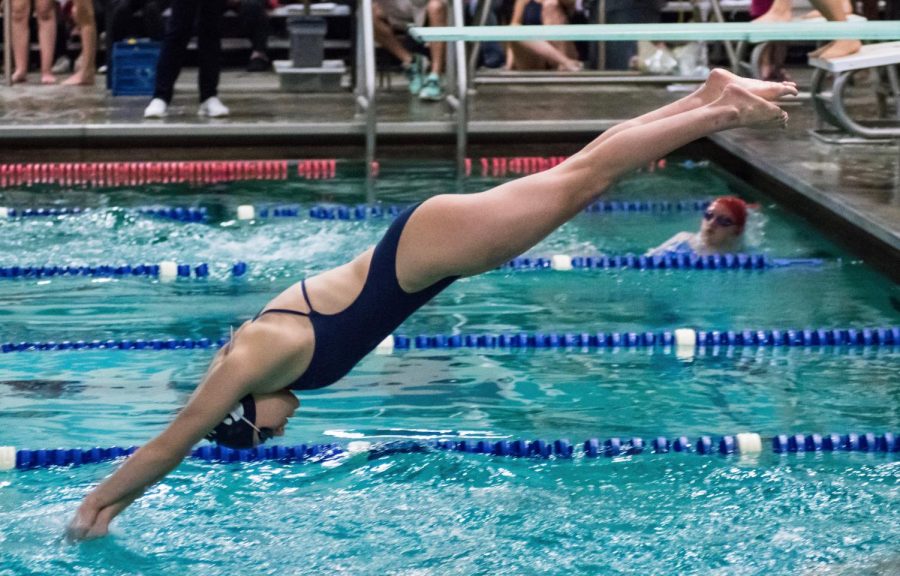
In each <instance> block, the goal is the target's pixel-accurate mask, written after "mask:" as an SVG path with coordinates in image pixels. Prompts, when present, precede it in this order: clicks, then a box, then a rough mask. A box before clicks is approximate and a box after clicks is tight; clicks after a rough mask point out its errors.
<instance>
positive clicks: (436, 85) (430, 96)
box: [419, 73, 444, 102]
mask: <svg viewBox="0 0 900 576" xmlns="http://www.w3.org/2000/svg"><path fill="white" fill-rule="evenodd" d="M419 99H420V100H428V101H431V102H438V101H440V100H443V99H444V88H443V86H441V77H440V76H438V75H437V74H433V73H432V74H429V75H428V78H426V79H425V84H424V85H422V90H420V91H419Z"/></svg>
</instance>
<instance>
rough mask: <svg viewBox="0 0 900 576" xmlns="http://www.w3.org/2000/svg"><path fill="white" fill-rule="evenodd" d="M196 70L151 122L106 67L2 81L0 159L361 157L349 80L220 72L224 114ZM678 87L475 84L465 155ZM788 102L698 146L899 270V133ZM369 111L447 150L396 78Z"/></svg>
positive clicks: (568, 129) (554, 137)
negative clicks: (77, 75)
mask: <svg viewBox="0 0 900 576" xmlns="http://www.w3.org/2000/svg"><path fill="white" fill-rule="evenodd" d="M192 72H193V71H192V70H188V71H186V73H185V74H183V75H182V78H181V79H180V80H179V82H178V85H177V86H176V97H175V101H174V102H173V105H172V107H171V109H170V112H171V113H170V116H169V117H168V118H166V119H165V120H155V121H145V120H144V119H143V118H142V111H143V108H144V106H145V105H146V103H147V101H148V99H147V98H144V97H117V98H113V97H111V96H109V95H107V93H106V92H105V91H104V90H102V89H101V87H99V82H102V81H103V78H102V77H100V78H99V80H98V87H95V88H75V89H72V88H64V87H62V86H50V87H43V86H37V85H35V84H33V83H32V84H30V85H19V86H15V87H11V88H10V87H2V88H0V103H2V107H0V162H2V163H11V162H54V161H68V162H77V161H113V160H123V161H124V160H128V161H135V160H143V159H148V158H153V159H157V160H163V159H184V157H185V156H186V155H189V156H190V157H191V158H196V159H222V158H246V159H250V158H313V157H329V156H330V157H343V158H346V157H359V158H362V157H363V146H364V134H365V124H364V120H363V119H362V118H361V117H360V116H358V115H357V114H356V111H355V106H354V98H353V96H352V94H351V93H350V92H349V90H348V91H346V92H339V93H332V94H303V95H301V94H289V93H284V92H281V91H280V90H279V89H278V83H277V82H278V81H277V77H276V76H275V75H274V74H248V73H244V72H238V71H226V72H224V73H223V77H222V81H221V84H220V96H221V98H222V100H223V101H224V102H225V103H226V104H227V105H228V106H229V107H230V108H231V111H232V115H231V116H230V117H229V118H227V119H218V120H210V119H205V118H199V117H197V115H196V76H195V74H193V73H192ZM31 80H32V82H35V81H36V75H34V74H32V76H31ZM673 88H674V89H673ZM688 89H690V85H683V86H677V85H676V86H674V87H670V88H669V89H667V87H666V86H665V85H660V84H644V83H629V84H610V83H590V84H588V83H572V84H556V85H550V84H479V85H478V86H477V93H476V94H475V95H474V96H473V97H472V100H471V105H470V126H469V128H470V130H469V133H470V143H471V146H470V150H471V153H470V155H472V156H477V155H479V151H480V150H481V151H485V152H484V153H485V154H491V155H496V153H497V150H498V148H500V149H502V150H503V154H504V155H507V154H508V155H518V154H526V153H529V152H530V153H531V154H540V153H543V154H551V153H552V154H559V153H567V152H570V151H574V150H576V149H577V148H578V147H579V146H580V145H582V144H584V143H585V142H587V141H588V140H589V139H590V138H591V137H593V136H595V135H596V134H598V133H599V132H601V131H603V130H604V129H606V128H608V127H610V126H611V125H613V124H615V123H617V122H619V121H621V120H624V119H627V118H630V117H633V116H636V115H639V114H641V113H644V112H647V111H649V110H652V109H654V108H656V107H658V106H660V105H662V104H665V103H667V102H670V101H672V100H674V99H675V98H677V97H679V96H681V95H683V94H685V93H686V92H685V90H688ZM785 109H786V110H788V112H789V113H790V114H791V121H790V125H789V126H788V128H787V129H786V130H784V131H782V130H777V131H769V132H766V131H758V130H748V129H741V130H732V131H729V132H725V133H721V134H717V135H714V136H713V137H711V138H710V140H709V141H707V142H704V143H701V144H700V145H699V146H698V147H699V148H700V149H703V148H708V147H710V146H712V147H714V148H716V149H717V150H715V151H712V152H711V153H713V154H715V158H716V159H717V160H718V161H720V162H722V163H724V164H725V165H726V167H728V168H729V170H731V171H732V172H734V173H736V174H737V175H738V176H740V177H742V178H743V179H745V180H747V181H748V182H749V183H750V184H752V185H755V186H757V187H760V188H762V189H763V190H765V191H766V192H769V193H771V194H773V195H775V196H776V197H778V198H780V199H782V200H787V201H788V202H789V205H790V206H791V207H792V208H794V209H795V210H796V211H798V212H800V213H801V214H802V215H804V216H806V217H808V218H810V219H812V220H814V221H816V222H817V224H819V225H820V226H822V227H825V228H827V229H828V230H829V232H830V234H831V236H832V237H834V238H835V239H836V240H838V241H840V242H842V243H844V244H845V245H846V246H848V247H849V248H851V249H852V250H855V251H856V252H857V253H859V254H861V255H863V256H864V257H865V259H866V260H867V261H869V262H870V263H872V264H873V265H875V266H876V267H878V268H880V269H881V270H882V271H884V272H886V273H887V274H888V275H889V276H891V277H892V278H894V279H895V280H900V142H898V141H895V142H893V143H891V144H853V145H846V144H845V145H836V144H825V143H822V142H821V141H819V140H817V139H816V138H814V137H812V136H811V135H810V133H809V129H811V128H813V127H814V122H815V115H814V112H813V109H812V104H811V102H810V101H809V99H808V98H803V97H802V94H801V98H799V99H797V100H795V101H791V102H787V103H786V104H785ZM377 110H378V122H379V123H378V145H379V149H378V157H379V158H388V157H400V156H409V155H411V152H410V147H409V144H410V143H415V153H414V154H415V155H424V156H428V155H431V156H434V155H435V154H441V155H444V156H445V157H448V158H452V157H453V143H454V134H455V124H454V123H453V120H452V115H451V113H450V110H449V108H448V106H447V105H446V104H444V103H425V102H420V101H418V100H417V99H414V98H411V97H410V96H409V95H408V94H407V93H406V91H405V87H404V86H403V85H402V84H401V83H399V82H395V83H394V85H393V87H392V88H391V89H384V90H381V91H379V92H378V96H377ZM551 142H552V143H553V146H552V149H551V150H549V151H548V150H547V144H548V143H551ZM185 148H189V149H190V150H189V151H188V152H185ZM487 150H491V151H492V152H486V151H487ZM539 150H543V152H536V151H539ZM706 151H708V150H706Z"/></svg>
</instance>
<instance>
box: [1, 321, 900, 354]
mask: <svg viewBox="0 0 900 576" xmlns="http://www.w3.org/2000/svg"><path fill="white" fill-rule="evenodd" d="M227 342H228V338H225V337H222V338H219V339H218V340H211V339H209V338H199V339H196V340H195V339H192V338H166V339H160V338H157V339H141V338H126V339H103V340H100V339H95V340H77V341H70V340H61V341H23V342H4V343H0V352H2V353H4V354H5V353H13V352H47V351H57V350H194V349H201V350H202V349H207V348H219V347H222V346H224V345H225V344H226V343H227ZM729 346H735V347H736V346H749V347H772V348H776V347H814V346H837V347H843V346H900V327H898V326H893V327H888V328H819V329H803V330H791V329H788V330H779V329H775V330H740V331H738V330H724V331H719V330H694V329H692V328H679V329H676V330H663V331H659V332H649V331H648V332H506V333H500V334H419V335H417V336H407V335H404V334H393V335H391V336H389V337H388V338H386V339H385V340H384V341H383V342H382V343H381V344H379V346H378V348H377V351H378V352H381V353H391V352H393V351H395V350H399V351H403V350H436V349H459V348H470V349H504V350H515V349H569V350H581V349H587V350H598V349H605V348H653V347H662V348H671V347H676V348H679V347H687V348H716V347H729Z"/></svg>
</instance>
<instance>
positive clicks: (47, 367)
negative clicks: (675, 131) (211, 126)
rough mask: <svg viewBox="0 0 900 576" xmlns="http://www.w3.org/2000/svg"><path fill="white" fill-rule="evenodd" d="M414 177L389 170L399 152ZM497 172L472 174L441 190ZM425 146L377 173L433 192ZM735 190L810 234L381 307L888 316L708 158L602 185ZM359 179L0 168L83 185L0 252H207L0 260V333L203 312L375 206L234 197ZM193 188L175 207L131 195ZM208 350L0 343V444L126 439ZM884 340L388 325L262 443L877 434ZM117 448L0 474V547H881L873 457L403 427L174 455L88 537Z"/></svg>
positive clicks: (191, 332) (645, 567)
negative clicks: (269, 210)
mask: <svg viewBox="0 0 900 576" xmlns="http://www.w3.org/2000/svg"><path fill="white" fill-rule="evenodd" d="M410 174H415V178H414V179H412V178H410ZM497 182H499V180H490V179H479V178H473V179H470V180H468V181H466V182H465V183H464V184H463V188H464V190H466V191H475V190H480V189H483V188H485V187H488V186H490V185H493V184H495V183H497ZM457 186H458V184H457V183H456V182H454V181H453V179H452V177H451V172H450V169H449V168H448V167H447V166H445V165H437V164H435V165H429V166H427V167H425V168H422V167H420V166H418V167H413V166H401V167H399V168H391V167H389V166H388V167H385V170H384V171H383V173H382V178H380V179H379V181H378V182H377V194H378V197H379V199H380V200H382V201H384V202H386V203H406V202H411V201H415V200H418V199H421V198H424V197H425V196H426V195H427V194H431V193H434V192H436V191H443V190H455V189H457ZM724 193H738V194H741V195H742V196H744V197H747V198H749V199H752V200H755V201H757V202H758V203H759V204H760V209H759V210H758V211H756V212H755V213H754V215H753V216H752V217H751V221H750V225H749V241H748V244H749V246H748V250H749V251H753V252H765V253H767V254H770V255H772V256H775V257H801V258H802V257H819V258H825V259H826V262H825V264H824V265H823V266H822V267H821V268H815V269H799V268H795V269H788V270H774V271H768V272H748V271H744V272H716V271H694V272H689V271H686V272H682V271H644V272H640V271H633V270H613V271H589V272H588V271H583V272H576V271H573V272H548V271H540V272H500V271H497V272H492V273H489V274H486V275H483V276H481V277H478V278H472V279H467V280H463V281H460V282H458V283H456V284H454V285H453V286H452V287H451V288H449V289H448V290H447V291H445V292H444V293H442V294H441V295H440V296H439V297H438V298H437V299H436V300H435V301H434V302H433V303H432V304H429V305H428V306H426V307H425V308H423V309H422V310H421V311H420V312H419V313H417V314H416V315H415V316H413V317H412V318H410V319H409V320H408V321H407V322H406V323H405V324H404V326H403V327H402V328H401V330H400V332H402V333H405V334H410V335H414V334H418V333H445V334H449V333H452V332H454V331H455V332H465V333H475V332H478V333H481V332H499V331H504V330H526V331H536V330H542V331H551V330H555V331H587V330H597V331H599V330H603V331H624V330H661V329H671V328H676V327H682V326H691V327H695V328H701V329H713V328H714V329H744V328H752V329H758V328H805V327H840V326H889V325H896V324H897V323H898V321H900V312H898V309H897V306H898V304H897V302H898V301H900V290H898V287H897V286H896V285H893V284H891V282H890V281H888V280H887V279H885V278H884V277H882V276H880V275H878V274H877V273H875V272H874V271H872V270H871V269H870V268H868V267H867V266H866V265H865V264H864V263H863V262H859V261H858V260H856V259H855V258H853V257H851V256H850V255H848V254H847V253H846V252H844V251H843V250H842V249H841V248H840V247H838V246H836V245H834V244H833V243H831V242H830V241H829V240H827V239H826V238H824V237H823V236H822V235H821V233H819V232H818V231H816V230H815V229H813V228H811V227H810V226H809V225H808V224H806V223H805V222H803V221H801V220H799V219H797V218H796V217H794V216H792V215H791V214H790V213H789V212H787V211H786V210H785V209H783V208H782V207H779V206H777V205H775V204H773V203H772V202H771V200H768V199H767V198H766V197H765V196H764V195H762V194H760V193H759V192H757V191H754V190H749V189H747V188H745V187H743V186H742V185H741V184H740V183H739V182H736V181H734V180H732V179H731V178H730V177H728V176H727V175H726V174H724V173H722V172H721V171H719V170H717V169H715V168H709V169H704V170H684V169H677V168H672V169H669V170H666V171H662V172H655V173H650V174H638V175H635V176H634V177H631V178H629V179H627V180H626V181H624V182H622V183H620V184H619V185H617V187H616V188H615V189H614V190H612V191H611V192H610V194H609V196H608V197H609V198H613V199H656V200H679V199H688V198H703V197H709V196H714V195H718V194H724ZM364 199H365V191H364V186H363V183H362V181H361V180H360V179H357V178H343V179H337V180H332V181H319V182H308V181H300V182H291V183H278V184H272V183H250V184H248V183H236V184H231V185H227V186H217V187H209V188H194V189H191V188H187V187H185V188H176V187H169V188H165V187H156V188H146V189H142V190H125V189H117V190H102V191H69V192H61V191H58V190H54V189H44V190H22V191H2V192H0V205H6V206H22V207H24V206H47V205H51V204H53V205H59V206H80V207H91V208H93V210H92V212H91V213H90V214H89V215H84V216H77V217H76V216H70V217H59V218H54V219H23V220H12V221H0V254H2V255H3V256H2V257H0V265H6V266H8V265H11V264H45V263H48V262H49V263H54V264H89V263H98V262H101V261H102V262H152V261H159V260H163V259H170V258H171V259H177V260H179V261H183V262H200V261H205V262H210V263H232V262H235V261H238V260H243V261H247V262H248V263H249V264H250V269H251V272H250V274H249V275H248V277H247V278H243V279H233V278H230V277H229V276H228V274H226V272H225V268H224V267H222V268H221V269H218V268H216V267H215V266H213V270H212V277H211V278H210V279H208V280H192V281H180V282H176V283H173V284H160V283H157V282H155V281H152V280H149V279H142V278H133V279H127V280H118V281H109V280H90V279H80V278H65V279H49V280H47V279H43V280H40V281H39V280H35V279H31V280H17V281H9V280H4V281H0V320H2V330H0V341H4V342H5V341H18V340H32V341H34V340H57V341H59V340H65V339H68V340H77V339H86V340H90V339H106V338H135V337H143V338H166V337H178V338H185V337H202V336H207V337H218V336H220V335H222V334H224V333H227V331H228V328H229V326H231V325H237V324H239V323H240V322H242V321H244V320H246V319H248V318H249V317H251V316H252V315H253V314H254V313H255V312H256V311H257V310H258V309H259V308H260V307H261V306H262V305H263V304H264V303H265V301H266V300H267V299H268V298H269V297H270V296H271V295H272V294H274V293H276V292H277V291H279V290H281V289H283V288H284V287H286V286H288V285H290V284H291V283H292V282H294V281H296V279H298V278H300V277H302V276H303V275H307V274H312V273H315V272H318V271H321V270H324V269H327V268H328V267H330V266H333V265H335V264H338V263H341V262H343V261H344V260H346V259H347V258H349V257H351V256H353V255H354V254H356V253H357V252H359V251H361V250H363V249H365V248H366V247H367V246H368V245H370V244H372V243H373V242H375V241H377V239H378V237H379V236H380V234H381V233H382V232H383V231H384V229H385V227H386V225H387V223H386V221H377V220H376V221H366V222H333V221H331V222H322V221H315V220H309V219H306V218H301V219H286V220H270V221H260V222H257V223H239V222H235V221H231V220H229V218H230V216H228V215H230V214H233V213H234V209H235V208H236V207H237V206H238V205H239V204H243V203H257V204H258V203H263V202H270V201H271V202H299V203H302V204H303V205H305V206H309V205H312V204H313V203H316V202H321V201H335V202H347V203H356V202H361V201H363V200H364ZM149 204H181V205H204V206H208V207H210V209H211V211H212V212H213V213H214V214H216V215H217V216H221V217H220V218H218V217H217V218H216V219H215V220H214V221H213V222H212V223H209V224H183V223H176V222H167V221H163V220H155V219H150V218H146V217H141V216H138V215H136V214H135V213H134V212H133V211H132V210H130V208H134V207H138V206H144V205H149ZM698 219H699V214H698V213H682V214H677V213H676V214H666V215H661V214H583V215H580V216H578V217H577V218H576V219H575V220H574V221H572V222H571V223H569V224H567V225H566V226H564V227H563V228H562V229H561V230H559V231H558V232H556V233H555V234H553V235H552V236H551V237H549V238H548V239H547V240H546V241H544V242H543V243H542V244H541V245H540V246H538V247H536V248H535V249H534V250H533V253H534V254H540V255H546V254H552V253H557V252H566V253H573V254H574V253H578V254H589V253H609V254H613V253H615V254H618V253H624V252H643V251H644V250H646V249H647V248H649V247H652V246H654V245H656V244H658V243H660V242H662V241H663V240H665V239H666V238H668V237H669V236H670V235H671V234H673V233H675V232H677V231H680V230H685V229H694V228H696V226H697V221H698ZM211 356H212V353H211V352H209V351H199V350H198V351H188V350H177V351H166V352H120V351H104V350H94V351H83V352H43V353H20V354H4V355H2V356H0V426H2V428H0V430H2V432H0V445H14V446H17V447H24V448H50V447H58V446H59V447H88V446H92V445H102V446H110V445H130V444H141V443H143V442H145V441H146V440H147V439H148V438H150V437H151V436H152V435H154V434H155V433H157V432H159V431H160V430H161V429H162V428H163V427H164V426H165V425H166V423H167V422H169V421H170V420H171V418H172V417H173V414H174V413H175V412H176V411H177V410H178V409H179V408H180V407H181V406H182V405H183V404H184V402H185V400H186V398H187V397H188V395H189V394H190V393H191V391H192V390H193V388H194V386H195V385H196V382H197V381H198V380H199V379H200V378H201V376H202V374H203V372H204V370H205V368H206V365H207V364H208V362H209V360H210V358H211ZM898 359H900V350H897V349H896V348H837V349H835V348H802V349H774V350H772V349H769V350H766V349H751V348H747V349H743V348H735V349H722V350H707V351H703V352H702V353H700V354H698V355H696V356H694V357H691V358H679V357H677V356H676V355H674V354H671V353H667V352H666V351H663V350H661V349H656V350H606V351H602V352H597V351H594V352H585V351H580V350H568V351H566V350H562V351H561V350H539V351H516V352H511V351H496V350H494V351H485V350H481V351H478V350H454V351H452V352H451V351H446V350H445V351H415V350H413V351H408V352H402V353H395V354H393V355H384V356H379V355H372V356H370V357H368V358H366V359H365V360H364V361H363V362H362V363H361V364H360V365H359V366H358V367H357V368H356V369H354V371H353V372H351V373H350V375H349V376H348V377H347V378H345V379H344V380H343V381H341V382H340V383H338V384H336V385H334V386H331V387H329V388H326V389H323V390H320V391H315V392H310V393H307V394H304V395H302V396H301V402H302V407H301V409H300V411H299V412H298V415H297V417H295V418H294V419H293V420H292V422H291V426H290V427H289V429H288V431H287V435H286V437H285V438H284V439H283V442H284V443H301V442H328V441H341V442H345V443H346V442H348V441H351V440H358V439H365V440H369V441H373V442H377V441H381V440H392V439H398V438H496V439H503V438H526V439H532V438H545V439H556V438H568V439H570V440H572V441H574V442H579V441H583V440H584V439H586V438H589V437H601V438H605V437H610V436H643V437H645V438H650V437H654V436H657V435H666V436H670V437H671V436H675V435H687V436H689V437H691V438H694V437H696V436H698V435H701V434H710V435H721V434H730V433H735V432H740V431H755V432H759V433H761V434H763V435H772V434H777V433H791V432H832V431H835V432H842V433H843V432H851V431H857V432H859V431H863V432H868V431H872V432H883V431H888V430H894V431H896V430H897V428H898V426H900V388H898V386H897V382H898V378H897V374H898V366H900V364H898ZM114 468H115V464H114V463H108V464H101V465H93V466H85V467H81V468H56V469H49V470H34V471H28V472H3V473H0V526H2V527H3V528H2V529H0V574H58V573H84V574H135V573H141V574H168V573H173V572H180V573H183V574H225V573H228V574H234V573H241V574H259V573H262V574H274V573H308V574H318V573H349V574H417V575H418V574H440V575H443V574H495V573H507V574H573V573H584V574H634V573H639V574H686V573H697V574H763V573H766V574H854V575H856V574H866V573H872V574H893V573H896V572H897V571H900V554H898V550H897V546H896V542H897V538H898V536H900V528H898V527H897V522H896V517H897V513H898V510H900V504H898V499H900V490H898V478H900V464H898V462H897V461H896V458H894V457H890V456H885V455H872V454H846V453H839V454H815V455H812V454H807V455H793V456H790V457H779V456H775V455H772V454H763V455H761V456H759V457H756V458H747V457H744V458H741V457H730V458H724V457H718V456H716V457H702V456H697V455H693V454H673V455H648V454H644V455H639V456H623V457H619V458H614V459H607V458H601V459H597V460H587V459H583V458H576V459H575V460H574V461H555V460H528V459H521V460H515V459H503V458H493V457H485V456H481V455H464V454H456V453H445V452H438V453H429V454H409V455H393V456H389V457H385V458H381V459H376V460H372V461H369V460H367V459H366V457H365V455H357V456H353V457H349V458H345V459H340V460H334V461H330V462H318V463H302V464H289V465H285V464H281V463H277V462H264V463H249V464H230V465H209V464H201V463H197V462H187V463H184V464H183V465H181V466H180V467H179V468H178V469H177V470H176V471H175V472H174V473H173V474H172V475H170V476H169V477H168V478H166V479H165V480H164V481H163V482H162V483H160V484H159V485H157V486H155V487H153V488H152V489H151V490H150V491H149V492H148V493H147V495H146V496H145V497H144V498H142V499H141V500H140V501H138V502H137V503H136V504H135V505H133V506H132V507H131V508H130V509H129V510H127V511H126V512H125V513H124V514H122V515H121V516H120V518H119V519H118V520H117V521H116V522H115V523H114V529H113V534H112V535H111V537H109V538H106V539H103V540H100V541H96V542H89V543H84V544H79V545H69V544H65V543H64V542H62V541H61V540H60V535H61V533H62V529H63V527H64V525H65V522H66V520H67V518H68V517H69V516H70V515H71V514H72V512H73V511H74V509H75V507H76V506H77V504H78V502H79V501H80V499H81V498H82V497H83V496H84V494H85V493H86V491H87V490H88V489H89V488H90V487H91V486H93V485H94V484H96V482H98V481H99V480H101V479H102V478H104V477H105V476H106V475H108V474H109V473H110V472H111V471H112V470H113V469H114Z"/></svg>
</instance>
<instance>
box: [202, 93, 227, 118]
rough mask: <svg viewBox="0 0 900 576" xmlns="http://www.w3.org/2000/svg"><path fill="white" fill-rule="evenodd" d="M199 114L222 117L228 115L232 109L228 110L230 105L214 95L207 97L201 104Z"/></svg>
mask: <svg viewBox="0 0 900 576" xmlns="http://www.w3.org/2000/svg"><path fill="white" fill-rule="evenodd" d="M197 114H199V115H200V116H209V117H210V118H221V117H222V116H228V114H230V111H229V110H228V106H226V105H224V104H222V101H221V100H219V99H218V98H216V97H215V96H213V97H212V98H207V99H206V100H204V101H203V103H202V104H200V109H199V110H197Z"/></svg>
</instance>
